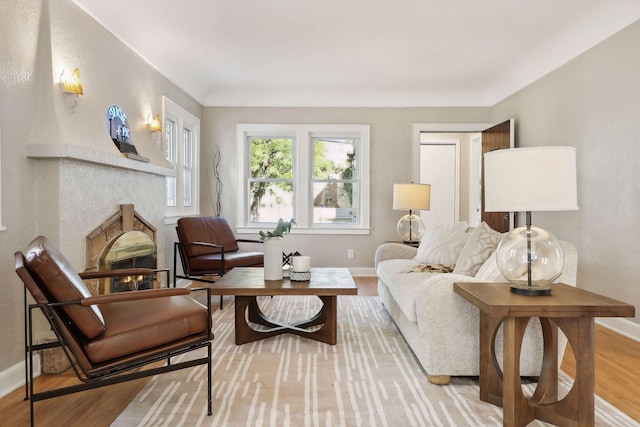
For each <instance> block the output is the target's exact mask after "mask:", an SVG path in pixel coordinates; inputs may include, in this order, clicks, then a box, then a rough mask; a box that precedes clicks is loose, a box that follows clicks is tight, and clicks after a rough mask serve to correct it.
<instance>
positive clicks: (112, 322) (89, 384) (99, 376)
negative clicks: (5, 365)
mask: <svg viewBox="0 0 640 427" xmlns="http://www.w3.org/2000/svg"><path fill="white" fill-rule="evenodd" d="M15 269H16V272H17V273H18V276H20V278H21V279H22V281H23V282H24V285H25V287H26V289H28V291H29V292H30V293H31V296H32V297H33V298H34V300H35V303H33V304H29V305H28V310H27V314H28V315H26V319H25V320H26V322H27V325H26V335H27V337H26V340H27V346H26V348H27V356H28V363H27V366H28V371H29V372H28V374H27V381H26V382H27V386H28V389H27V397H28V398H29V400H30V411H31V425H32V426H33V425H34V407H33V406H34V402H37V401H40V400H44V399H49V398H52V397H57V396H63V395H66V394H70V393H75V392H78V391H83V390H89V389H93V388H98V387H102V386H105V385H110V384H117V383H121V382H125V381H130V380H134V379H138V378H143V377H148V376H152V375H156V374H160V373H164V372H170V371H175V370H178V369H184V368H189V367H193V366H196V365H201V364H207V365H208V374H209V375H208V399H209V400H208V412H209V413H208V414H209V415H211V414H212V408H211V369H212V366H211V340H212V339H213V334H212V333H211V306H210V303H208V306H204V305H202V304H200V303H199V302H197V301H196V300H195V299H193V298H191V297H190V296H189V294H190V293H191V292H192V291H194V289H184V288H181V289H175V288H172V289H150V290H143V291H131V292H118V293H112V294H107V295H97V296H92V295H91V294H90V293H89V290H88V289H87V287H86V286H85V284H84V282H83V281H82V278H81V276H80V275H79V274H77V273H76V272H75V271H74V270H73V267H72V266H71V264H70V263H69V262H68V261H67V259H66V258H65V257H64V256H63V255H62V254H61V253H60V252H59V251H58V249H57V248H55V247H54V246H53V245H52V244H51V243H50V242H49V241H48V240H47V239H46V238H45V237H43V236H40V237H37V238H36V239H34V240H33V241H32V242H31V243H30V244H29V247H28V249H27V251H26V252H25V255H23V254H22V252H16V254H15ZM115 273H117V274H122V271H118V270H116V271H115ZM149 273H152V271H151V270H150V271H149ZM205 291H206V292H207V301H209V300H210V292H209V290H208V289H205ZM34 309H40V310H41V311H42V313H43V314H44V316H45V318H46V319H47V320H48V322H49V324H50V326H51V329H52V330H53V332H54V333H55V335H56V338H57V342H55V343H51V344H34V343H33V332H34V331H33V329H32V325H33V321H32V319H33V310H34ZM54 346H61V347H62V349H63V350H64V352H65V354H66V356H67V357H68V359H69V361H70V362H71V366H72V368H73V369H74V371H75V373H76V374H77V376H78V378H79V379H80V380H81V381H82V382H81V383H80V384H77V385H73V386H67V387H62V388H57V389H53V390H46V391H38V392H35V390H34V385H33V375H34V373H33V368H32V367H33V354H34V352H36V351H39V350H43V349H45V348H50V347H54ZM205 347H206V348H207V355H206V356H205V357H200V358H197V359H194V360H190V361H186V362H180V363H176V364H172V363H171V360H170V359H171V357H173V356H176V355H180V354H183V353H187V352H191V351H194V350H198V349H201V348H205ZM163 360H166V361H167V363H166V364H165V365H164V366H158V367H153V368H143V369H139V368H142V367H144V366H145V365H148V364H150V363H154V362H158V361H163Z"/></svg>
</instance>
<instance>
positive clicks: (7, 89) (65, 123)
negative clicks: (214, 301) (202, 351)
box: [0, 0, 202, 393]
mask: <svg viewBox="0 0 640 427" xmlns="http://www.w3.org/2000/svg"><path fill="white" fill-rule="evenodd" d="M60 67H65V68H67V69H68V68H69V67H79V68H80V71H81V74H82V79H83V86H84V92H85V94H84V96H82V97H80V98H78V99H77V105H76V106H74V105H73V100H74V98H73V97H67V96H64V95H63V94H62V93H61V92H60V89H59V86H58V85H57V84H55V83H54V82H56V81H57V80H58V78H59V71H58V69H59V68H60ZM163 94H166V95H168V96H169V97H171V98H172V99H173V100H174V101H176V102H178V103H179V104H180V105H182V106H183V107H184V108H186V109H188V110H189V111H190V112H192V113H193V114H195V115H196V116H200V115H201V111H202V107H201V105H199V104H198V103H197V102H196V101H194V100H193V99H192V98H191V97H189V96H187V95H186V94H185V93H184V92H183V91H181V90H180V89H179V88H178V87H176V86H175V85H174V84H172V83H171V82H169V81H168V80H167V79H166V78H165V77H163V76H162V75H160V74H159V73H158V72H157V71H155V70H154V69H153V68H151V67H150V66H149V65H148V64H147V63H146V62H145V61H143V60H142V59H141V58H140V57H138V56H137V55H136V54H135V53H134V52H132V51H131V50H130V49H128V48H127V47H125V46H124V45H123V44H122V43H121V42H119V41H118V40H117V39H116V38H115V37H114V36H113V35H112V34H111V33H109V32H108V31H106V30H105V29H104V28H102V27H101V26H99V25H98V24H97V23H96V22H95V21H94V20H93V19H91V18H90V17H89V16H87V15H86V14H85V13H84V12H82V11H81V10H80V9H79V8H78V7H76V6H75V5H74V4H73V3H72V2H71V1H70V0H49V1H47V0H21V1H8V2H3V3H2V6H1V13H0V138H1V139H0V146H1V161H2V164H1V172H2V177H1V178H2V181H1V185H2V191H1V200H2V225H3V226H5V227H6V230H4V231H0V254H1V256H0V274H1V275H2V277H3V282H2V297H1V298H0V393H3V392H5V391H6V390H7V389H10V388H11V387H13V386H15V385H16V384H17V383H16V382H15V381H21V380H23V378H24V374H23V371H22V366H21V365H20V364H21V363H22V361H23V357H24V356H23V351H24V339H23V332H22V325H23V323H24V321H23V309H22V306H23V297H22V284H21V282H20V281H19V279H18V277H17V275H16V274H15V272H14V265H13V263H14V261H13V253H14V252H15V251H17V250H24V248H25V247H26V245H27V244H28V243H29V241H31V240H32V239H33V238H34V237H35V236H36V235H38V234H51V235H52V240H53V241H54V242H55V243H56V244H62V245H63V246H64V247H65V253H67V252H70V253H69V254H68V255H71V257H70V258H71V260H72V264H73V266H74V267H75V268H76V269H78V270H82V269H83V268H84V267H85V265H84V260H83V258H84V254H83V252H82V249H80V253H79V256H78V254H76V253H75V252H76V251H68V249H69V248H75V247H80V246H81V245H82V242H80V244H78V242H74V243H69V242H65V241H64V240H65V239H67V234H66V233H64V235H60V234H59V233H60V232H61V231H60V230H62V229H63V226H66V225H69V224H70V226H71V227H73V228H74V229H80V232H81V233H84V232H85V231H84V230H85V229H86V230H87V232H88V231H90V230H91V227H92V226H95V225H98V224H99V223H100V222H101V220H104V219H106V217H108V216H109V215H110V214H112V213H113V212H114V211H115V210H116V209H117V207H118V205H117V203H118V202H120V203H134V204H136V205H137V206H139V207H140V208H141V209H142V210H143V211H142V212H140V213H141V215H142V216H144V217H145V218H147V219H151V220H156V221H154V222H155V223H157V222H158V221H160V223H161V224H160V225H161V226H162V224H163V223H164V218H163V217H160V218H157V217H156V216H155V214H149V209H151V207H152V206H153V208H154V209H156V207H157V208H159V209H160V210H161V211H162V209H163V206H164V194H163V193H162V186H163V185H164V183H163V181H162V178H159V177H158V175H146V176H147V178H146V179H145V178H143V182H145V184H143V185H142V187H144V186H148V185H151V184H150V183H151V182H154V183H155V182H157V181H158V180H160V181H161V182H160V185H161V187H160V188H161V191H160V193H157V192H154V191H155V190H154V191H149V189H148V188H147V189H146V195H145V196H144V197H143V198H136V196H135V195H133V193H132V192H131V191H129V189H128V188H127V186H131V182H132V177H133V176H134V175H136V173H135V171H124V170H119V169H115V168H107V169H106V172H105V173H104V174H103V175H102V176H103V177H104V179H102V180H100V181H99V182H94V181H95V180H93V179H90V178H88V177H89V176H90V175H89V174H88V173H87V172H89V171H90V170H93V169H95V166H93V165H91V164H86V163H85V164H80V163H78V164H76V163H75V162H73V161H71V162H68V161H63V162H62V163H64V164H67V163H69V166H70V169H66V172H64V173H62V172H60V170H61V167H59V165H53V164H52V162H55V161H54V160H44V161H43V160H34V159H31V158H27V157H26V152H27V145H28V144H61V143H65V144H72V145H74V146H78V147H83V148H85V149H88V150H93V151H96V152H100V153H107V154H113V155H115V156H119V154H118V152H117V150H116V149H115V146H114V144H113V143H112V142H111V140H110V139H109V137H108V134H107V127H106V109H107V107H108V106H109V105H112V104H117V105H120V106H121V107H123V108H124V109H125V111H126V112H127V114H128V117H129V122H130V125H131V128H132V131H133V137H134V141H135V144H136V147H137V148H138V150H139V151H140V153H141V154H143V155H144V156H146V157H149V158H151V163H152V164H155V165H158V166H162V165H164V158H163V155H162V151H161V148H160V145H159V144H157V143H154V141H153V139H152V138H151V136H150V135H149V133H148V132H147V129H146V127H145V126H144V123H143V122H144V121H145V120H146V115H147V114H148V113H150V112H151V111H153V112H154V113H159V112H160V109H161V97H162V95H163ZM115 171H121V172H119V173H117V174H116V172H115ZM65 179H66V180H67V181H66V182H63V181H64V180H65ZM153 185H155V184H153ZM96 186H97V187H96ZM56 187H62V188H65V189H66V190H68V189H70V188H76V189H79V190H80V191H82V192H84V193H86V192H87V191H94V192H93V196H92V197H93V199H91V197H90V200H89V201H88V202H86V201H83V202H79V201H77V200H76V201H75V203H74V201H73V200H66V201H65V203H68V204H69V205H67V206H71V208H69V209H66V208H64V206H65V204H64V203H60V201H59V199H57V198H56V197H55V195H53V194H51V193H50V191H49V189H51V188H56ZM117 188H121V189H125V191H119V192H118V191H117ZM141 190H142V191H145V189H144V188H142V189H141ZM90 194H91V193H90ZM105 195H108V197H115V200H113V199H112V201H110V202H107V201H106V199H105V198H106V197H107V196H105ZM152 197H153V198H154V199H155V201H153V200H151V198H152ZM161 230H162V228H161Z"/></svg>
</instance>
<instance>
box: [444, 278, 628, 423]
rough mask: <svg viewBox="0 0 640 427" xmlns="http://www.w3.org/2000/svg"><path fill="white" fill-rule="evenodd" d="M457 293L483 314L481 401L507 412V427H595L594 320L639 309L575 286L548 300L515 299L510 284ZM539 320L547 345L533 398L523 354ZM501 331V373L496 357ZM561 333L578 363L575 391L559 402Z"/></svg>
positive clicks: (556, 288) (557, 290)
mask: <svg viewBox="0 0 640 427" xmlns="http://www.w3.org/2000/svg"><path fill="white" fill-rule="evenodd" d="M453 289H454V291H455V292H456V293H457V294H459V295H461V296H462V297H463V298H465V299H466V300H468V301H470V302H471V303H473V304H474V305H475V306H476V307H478V308H479V309H480V378H479V382H480V400H482V401H485V402H490V403H493V404H495V405H498V406H502V409H503V424H504V425H505V426H524V425H527V424H529V423H530V422H531V421H533V419H535V418H538V419H540V420H543V421H547V422H550V423H552V424H556V425H571V426H593V425H594V421H595V415H594V394H593V393H594V382H595V381H594V346H595V343H594V321H593V319H594V317H633V316H634V315H635V307H634V306H632V305H630V304H626V303H623V302H620V301H616V300H614V299H611V298H607V297H605V296H602V295H598V294H594V293H592V292H588V291H585V290H583V289H579V288H576V287H573V286H569V285H565V284H555V285H553V286H552V290H551V295H549V296H527V295H517V294H514V293H512V292H510V291H509V284H507V283H454V284H453ZM531 317H538V318H539V319H540V324H541V326H542V337H543V341H544V349H543V352H544V353H543V356H542V357H543V359H542V367H541V372H540V378H539V379H538V386H537V388H536V391H535V393H534V394H533V396H531V397H530V398H528V399H527V398H526V397H525V396H524V394H523V392H522V386H521V383H520V351H521V346H522V341H523V335H524V332H525V329H526V327H527V324H528V323H529V319H530V318H531ZM500 325H503V334H504V339H503V345H504V355H503V358H504V360H503V369H502V372H500V368H499V364H498V361H497V360H496V355H495V351H494V343H495V339H496V335H497V333H498V328H499V327H500ZM558 328H560V329H561V330H562V332H563V333H564V334H565V336H566V337H567V340H568V342H569V344H570V345H571V348H572V350H573V353H574V355H575V359H576V378H575V381H574V385H573V387H572V389H571V391H570V392H569V393H568V394H567V395H566V396H565V397H564V398H563V399H561V400H558Z"/></svg>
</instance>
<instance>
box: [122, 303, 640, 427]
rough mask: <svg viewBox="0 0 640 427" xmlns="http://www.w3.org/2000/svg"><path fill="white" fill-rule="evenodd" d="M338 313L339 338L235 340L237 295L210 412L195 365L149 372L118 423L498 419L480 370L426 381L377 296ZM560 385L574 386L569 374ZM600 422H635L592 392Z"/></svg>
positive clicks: (291, 307) (220, 338) (488, 422)
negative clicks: (482, 396) (482, 389)
mask: <svg viewBox="0 0 640 427" xmlns="http://www.w3.org/2000/svg"><path fill="white" fill-rule="evenodd" d="M260 305H261V307H262V309H263V311H265V312H266V313H267V314H269V315H270V316H271V317H273V318H276V319H279V320H282V321H286V322H292V321H294V320H296V319H304V318H308V317H309V315H310V314H311V313H315V312H317V310H318V309H319V306H320V301H319V300H318V299H317V298H315V297H274V298H263V299H261V300H260ZM338 322H339V323H338V343H337V345H335V346H331V345H327V344H322V343H319V342H316V341H312V340H309V339H306V338H300V337H298V336H295V335H291V334H286V335H281V336H278V337H274V338H269V339H266V340H262V341H258V342H255V343H250V344H245V345H241V346H236V345H235V344H234V327H233V304H226V306H225V308H224V310H217V311H216V312H215V313H214V314H213V324H214V333H215V339H214V341H213V361H214V366H213V415H212V416H207V414H206V412H207V410H206V405H207V401H206V400H207V399H206V396H207V393H206V386H207V382H206V375H207V369H206V366H199V367H196V368H190V369H186V370H182V371H177V372H173V373H168V374H163V375H158V376H155V377H153V378H152V379H151V380H150V381H149V383H148V384H147V385H146V386H145V388H144V389H143V390H142V391H141V392H140V393H139V395H138V396H137V397H136V398H135V399H134V400H133V401H132V402H131V404H130V405H129V406H128V407H127V409H125V411H124V412H123V413H122V414H121V415H120V416H119V417H118V418H117V419H116V421H115V422H114V423H113V424H112V425H113V426H126V427H132V426H274V427H275V426H278V427H279V426H305V427H306V426H442V427H444V426H474V427H477V426H501V425H502V408H500V407H497V406H494V405H491V404H488V403H484V402H481V401H480V400H478V393H479V390H478V382H477V378H460V377H455V378H453V379H452V381H451V383H450V384H449V385H447V386H436V385H433V384H431V383H429V382H428V381H427V379H426V376H425V373H424V371H423V370H422V369H421V367H420V365H419V364H418V362H417V361H416V359H415V357H414V355H413V354H412V353H411V350H410V349H409V347H408V346H407V344H406V343H405V342H404V340H403V338H402V336H401V335H400V333H399V332H398V330H397V328H396V326H395V324H394V323H393V321H392V320H391V319H390V317H389V315H388V314H387V312H386V310H385V309H384V307H383V306H382V304H381V302H380V300H379V299H378V298H377V297H362V296H360V297H357V296H344V297H338ZM182 357H194V356H193V355H191V356H189V355H185V356H182ZM560 386H561V388H565V389H568V388H569V387H570V386H571V383H570V379H569V378H568V377H566V376H563V377H562V381H561V385H560ZM524 387H525V389H527V388H528V389H529V390H528V392H532V389H533V387H534V385H532V384H529V385H526V386H524ZM530 425H531V426H544V425H548V424H546V423H542V422H538V421H535V422H533V423H531V424H530ZM596 425H597V426H620V427H624V426H629V427H631V426H638V425H639V424H638V423H636V422H634V421H633V420H631V419H630V418H629V417H627V416H626V415H625V414H623V413H621V412H620V411H618V410H617V409H616V408H614V407H612V406H611V405H609V404H608V403H606V402H605V401H603V400H602V399H600V398H596Z"/></svg>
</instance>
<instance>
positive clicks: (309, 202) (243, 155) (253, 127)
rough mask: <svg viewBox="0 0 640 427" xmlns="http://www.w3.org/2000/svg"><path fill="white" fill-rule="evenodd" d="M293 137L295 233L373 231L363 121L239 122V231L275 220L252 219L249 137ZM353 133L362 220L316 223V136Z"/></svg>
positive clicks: (367, 139)
mask: <svg viewBox="0 0 640 427" xmlns="http://www.w3.org/2000/svg"><path fill="white" fill-rule="evenodd" d="M250 137H258V138H278V137H279V138H291V139H293V156H294V160H293V161H294V165H293V182H294V194H293V204H294V206H293V212H294V215H293V216H294V218H295V220H296V225H295V226H294V227H293V228H292V230H291V232H292V234H363V235H364V234H370V231H371V230H370V218H369V217H370V206H369V183H370V176H369V170H370V154H369V152H370V126H369V125H363V124H339V125H337V124H237V125H236V149H237V171H238V174H237V176H238V183H237V189H238V194H241V195H242V196H241V197H238V198H237V209H236V233H238V234H243V233H245V234H246V233H256V232H257V231H258V230H266V229H269V228H270V227H272V226H275V223H267V222H263V223H251V222H249V219H250V218H249V212H248V206H249V203H250V200H249V197H250V195H249V188H248V182H249V176H250V172H251V159H250V157H249V156H250V154H251V150H250V147H249V138H250ZM332 137H333V138H339V137H342V138H344V137H350V138H357V139H358V144H359V145H358V147H359V149H358V150H357V151H356V155H357V160H356V161H357V162H358V163H357V164H358V165H360V168H359V170H358V172H359V175H360V176H359V187H360V188H359V198H358V202H357V203H358V205H359V206H360V207H361V209H360V215H359V217H360V218H359V220H358V221H357V222H355V223H327V224H322V223H317V224H314V223H313V199H312V194H313V192H312V188H313V181H312V176H313V160H314V158H313V153H314V151H313V150H314V144H313V141H314V140H315V139H317V138H325V139H328V138H332ZM284 219H285V220H288V219H289V218H284Z"/></svg>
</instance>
